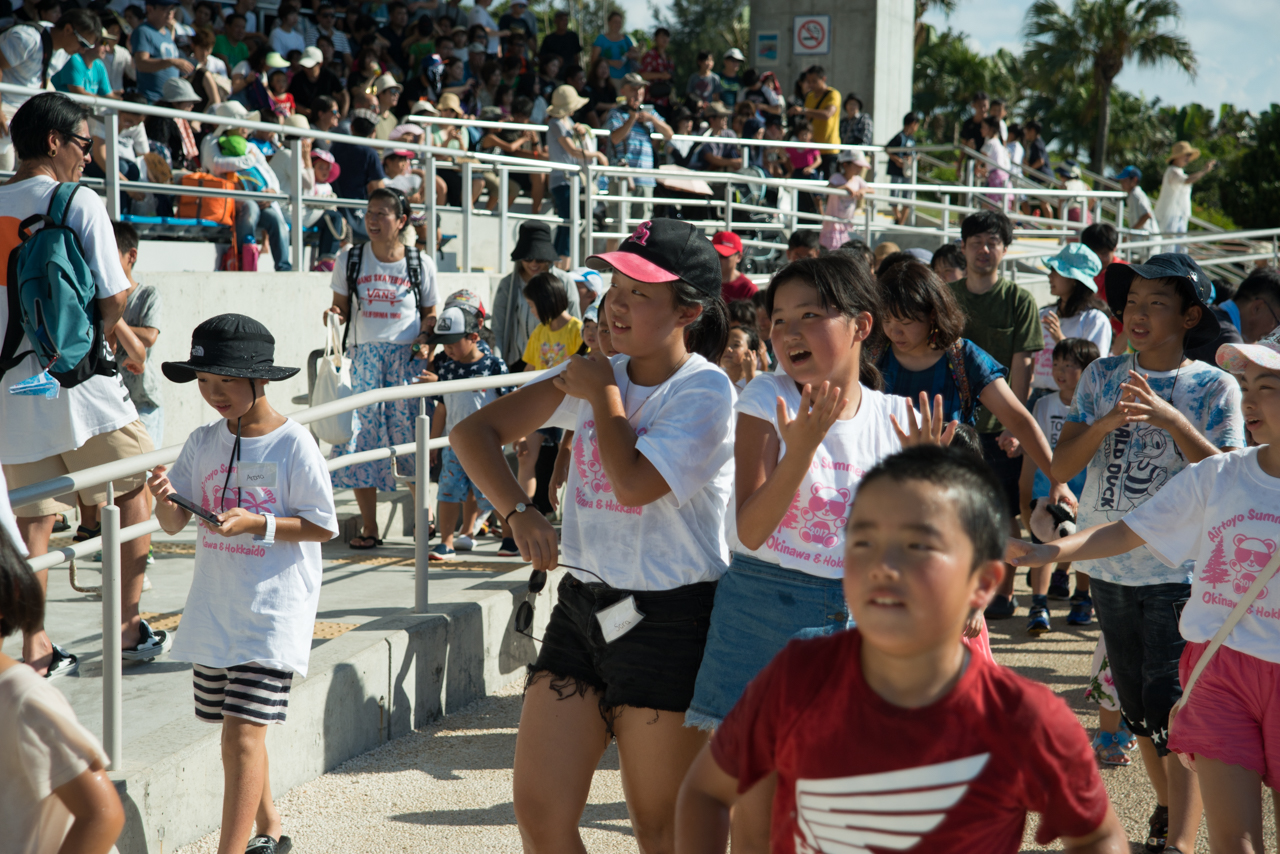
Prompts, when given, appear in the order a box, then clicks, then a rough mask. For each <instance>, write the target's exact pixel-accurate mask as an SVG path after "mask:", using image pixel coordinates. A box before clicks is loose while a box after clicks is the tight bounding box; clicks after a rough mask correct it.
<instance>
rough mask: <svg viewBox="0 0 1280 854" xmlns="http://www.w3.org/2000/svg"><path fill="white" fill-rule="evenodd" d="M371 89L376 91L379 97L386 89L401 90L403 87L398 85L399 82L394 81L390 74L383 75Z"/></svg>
mask: <svg viewBox="0 0 1280 854" xmlns="http://www.w3.org/2000/svg"><path fill="white" fill-rule="evenodd" d="M373 88H374V89H376V90H377V92H378V94H379V95H381V94H382V93H383V92H385V91H387V90H388V89H403V88H404V87H403V86H401V85H400V81H399V80H397V79H395V78H394V77H392V76H391V75H390V74H383V75H382V76H380V77H379V78H378V79H377V80H375V81H374V82H373Z"/></svg>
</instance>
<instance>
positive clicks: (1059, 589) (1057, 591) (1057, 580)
mask: <svg viewBox="0 0 1280 854" xmlns="http://www.w3.org/2000/svg"><path fill="white" fill-rule="evenodd" d="M1049 598H1050V599H1070V598H1071V579H1070V577H1069V576H1068V575H1067V571H1066V570H1065V569H1055V570H1054V571H1053V575H1052V576H1050V577H1049Z"/></svg>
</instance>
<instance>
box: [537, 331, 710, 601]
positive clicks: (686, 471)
mask: <svg viewBox="0 0 1280 854" xmlns="http://www.w3.org/2000/svg"><path fill="white" fill-rule="evenodd" d="M611 361H612V363H613V373H614V380H615V381H616V382H617V384H618V390H619V392H620V393H621V395H622V399H623V401H624V404H625V406H626V411H627V417H628V418H629V419H630V421H631V426H632V428H633V429H635V431H636V436H637V439H636V450H638V451H639V452H640V453H641V454H643V455H644V457H645V459H647V460H648V461H649V462H650V463H652V464H653V467H654V468H655V469H657V470H658V473H659V474H660V475H662V477H663V479H664V480H666V482H667V485H668V486H670V487H671V491H670V492H668V493H667V494H666V495H664V496H662V497H661V498H659V499H658V500H657V501H654V502H653V503H651V504H646V505H644V506H643V507H626V506H623V505H621V504H619V503H618V500H617V497H616V496H615V494H614V491H613V484H611V483H610V482H609V477H608V475H607V474H606V473H605V471H604V467H603V465H602V464H601V461H600V447H599V444H598V442H597V440H596V429H595V425H596V422H595V412H594V411H593V409H592V407H591V404H589V403H587V402H586V401H585V400H579V399H577V398H573V397H567V396H566V397H565V399H564V401H563V402H562V403H561V404H560V406H559V408H557V409H556V411H555V414H553V415H552V416H551V420H550V421H548V422H547V425H548V426H551V427H563V428H565V429H567V430H573V431H574V436H573V465H571V466H570V467H569V480H568V483H567V485H566V491H565V498H564V523H563V525H562V526H561V529H560V561H561V563H563V564H565V565H566V566H576V567H582V568H583V569H588V570H591V572H594V573H596V574H598V575H599V576H600V577H601V578H603V579H604V580H605V581H606V582H608V583H609V584H610V585H612V586H614V587H618V588H621V589H624V590H650V591H655V590H671V589H673V588H676V587H683V586H684V585H686V584H695V583H697V582H701V581H715V580H716V579H718V578H719V577H720V576H721V575H723V574H724V571H725V570H726V569H728V568H729V546H728V542H727V540H726V530H725V514H726V512H728V510H727V508H729V507H730V506H732V502H733V426H734V416H733V399H734V389H733V383H732V381H730V379H729V377H728V375H727V374H725V372H724V371H722V370H720V369H719V368H718V367H716V366H715V365H713V364H711V363H710V362H708V361H707V360H706V359H704V358H702V357H701V356H699V355H696V354H691V355H690V356H689V357H688V359H687V360H686V361H685V363H684V365H682V366H681V367H680V368H679V370H677V371H676V372H675V373H674V374H673V375H672V376H671V377H670V378H669V379H667V380H666V381H665V382H663V383H662V384H661V385H658V386H648V387H644V386H636V385H633V384H632V383H631V381H630V379H629V378H628V376H627V362H628V361H630V357H628V356H624V355H618V356H614V357H613V358H612V360H611ZM568 364H569V363H568V362H564V363H562V364H560V365H558V366H557V367H555V368H552V369H551V370H549V371H546V372H545V373H544V374H543V375H542V377H540V378H539V379H538V380H537V381H538V382H543V381H546V380H547V379H550V378H551V377H554V376H556V375H557V374H559V373H560V372H561V371H563V370H564V368H565V367H566V366H567V365H568ZM569 571H570V572H573V574H574V575H575V576H577V577H578V578H579V579H580V580H581V581H584V582H593V581H596V580H597V579H595V578H593V577H592V576H591V575H589V574H588V573H585V572H575V571H573V570H569Z"/></svg>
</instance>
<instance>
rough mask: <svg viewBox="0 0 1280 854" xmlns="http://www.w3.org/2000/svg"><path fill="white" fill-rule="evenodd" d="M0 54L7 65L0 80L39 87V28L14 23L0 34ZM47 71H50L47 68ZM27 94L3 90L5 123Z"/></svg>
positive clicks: (0, 97)
mask: <svg viewBox="0 0 1280 854" xmlns="http://www.w3.org/2000/svg"><path fill="white" fill-rule="evenodd" d="M0 55H3V56H4V61H5V62H7V63H9V67H8V68H6V69H5V70H4V82H5V83H9V84H12V85H14V86H28V87H30V88H32V89H39V88H40V87H41V84H42V83H43V82H44V81H43V80H42V79H41V77H42V72H43V68H44V46H43V45H42V44H41V42H40V31H39V30H37V29H36V28H35V27H32V26H28V25H26V24H23V25H21V26H15V27H13V28H12V29H10V30H9V31H8V32H5V33H3V34H0ZM49 74H51V75H52V74H53V69H52V68H50V70H49ZM28 97H29V96H27V95H15V94H12V93H10V92H5V93H4V94H3V95H0V102H3V104H4V117H5V122H6V124H7V123H8V122H9V121H11V120H12V119H13V114H14V113H15V112H16V111H17V109H18V108H19V107H21V106H22V105H23V104H25V103H26V102H27V98H28Z"/></svg>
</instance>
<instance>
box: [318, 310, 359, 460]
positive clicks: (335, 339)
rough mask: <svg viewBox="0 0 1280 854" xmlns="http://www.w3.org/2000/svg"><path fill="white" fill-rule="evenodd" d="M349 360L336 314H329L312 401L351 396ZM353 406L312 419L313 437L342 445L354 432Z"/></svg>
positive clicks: (327, 401) (319, 402)
mask: <svg viewBox="0 0 1280 854" xmlns="http://www.w3.org/2000/svg"><path fill="white" fill-rule="evenodd" d="M351 394H352V390H351V360H350V359H347V358H345V357H344V356H343V354H342V333H341V332H340V331H339V328H338V316H337V315H336V314H330V315H329V337H328V341H326V342H325V345H324V356H323V357H321V359H320V361H319V362H318V363H316V387H315V388H314V389H312V391H311V405H312V406H319V405H320V404H322V403H332V402H333V401H335V400H343V399H344V398H347V397H350V396H351ZM354 419H355V410H352V411H350V412H342V413H339V414H337V415H330V416H329V417H328V418H322V419H320V420H319V421H313V422H312V424H311V432H313V433H315V434H316V438H317V439H319V440H320V441H322V442H328V443H329V444H330V445H345V444H346V443H347V442H350V441H351V436H352V434H353V433H354V432H355V421H354Z"/></svg>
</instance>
